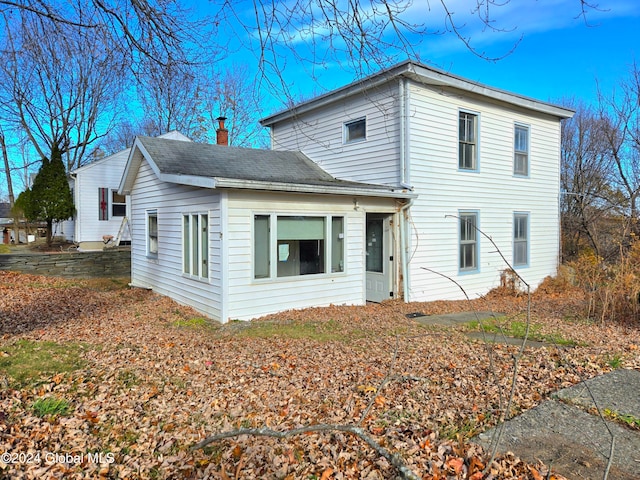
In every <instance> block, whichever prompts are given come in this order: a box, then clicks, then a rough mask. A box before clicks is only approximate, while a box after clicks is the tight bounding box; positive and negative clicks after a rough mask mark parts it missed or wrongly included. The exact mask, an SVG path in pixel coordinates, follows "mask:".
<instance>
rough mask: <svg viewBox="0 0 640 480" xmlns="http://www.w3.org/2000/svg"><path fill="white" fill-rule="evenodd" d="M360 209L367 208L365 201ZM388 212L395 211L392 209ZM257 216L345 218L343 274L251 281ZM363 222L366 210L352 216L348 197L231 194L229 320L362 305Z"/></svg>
mask: <svg viewBox="0 0 640 480" xmlns="http://www.w3.org/2000/svg"><path fill="white" fill-rule="evenodd" d="M378 203H379V202H378ZM361 205H364V206H365V207H366V205H367V202H366V200H362V203H361ZM386 208H387V210H388V209H390V208H393V204H392V203H389V204H388V205H387V207H386ZM256 214H280V215H291V214H295V215H323V216H324V215H336V216H343V217H344V219H345V242H346V248H345V272H340V273H327V274H318V275H304V276H296V277H285V278H283V277H281V278H272V279H254V278H253V265H252V259H253V244H252V241H253V240H252V239H253V234H252V232H253V218H254V215H256ZM364 220H365V214H364V207H363V208H361V209H360V210H359V211H356V210H354V207H353V199H352V198H351V197H347V198H345V197H339V196H318V195H315V196H313V195H299V194H298V195H296V194H287V193H282V194H267V193H258V192H253V193H252V192H235V193H233V194H231V193H230V194H229V205H228V212H227V229H228V230H227V236H228V242H227V243H226V245H227V246H228V250H227V252H228V259H229V260H228V268H229V270H228V275H229V276H228V292H229V293H228V303H229V309H228V315H229V318H230V319H241V320H246V319H251V318H254V317H258V316H261V315H266V314H269V313H274V312H279V311H283V310H289V309H297V308H305V307H311V306H326V305H330V304H337V305H340V304H347V305H362V304H364V303H365V291H364V250H363V247H364Z"/></svg>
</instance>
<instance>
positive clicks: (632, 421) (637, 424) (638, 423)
mask: <svg viewBox="0 0 640 480" xmlns="http://www.w3.org/2000/svg"><path fill="white" fill-rule="evenodd" d="M602 414H603V415H604V416H605V417H607V418H610V419H611V420H614V421H616V422H618V423H622V424H624V425H626V426H627V427H630V428H633V429H634V430H640V418H638V417H634V416H633V415H624V414H621V413H618V412H614V411H613V410H609V409H608V408H605V409H604V410H603V411H602Z"/></svg>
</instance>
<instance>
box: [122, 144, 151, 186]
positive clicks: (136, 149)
mask: <svg viewBox="0 0 640 480" xmlns="http://www.w3.org/2000/svg"><path fill="white" fill-rule="evenodd" d="M143 157H144V158H145V159H146V160H147V162H148V163H149V166H150V167H151V169H152V170H153V172H154V173H155V174H156V175H157V176H158V177H159V176H160V170H159V169H158V166H157V165H156V163H155V162H154V161H153V159H152V158H151V155H149V152H147V149H146V148H144V145H143V144H142V142H140V141H139V140H138V138H137V137H136V139H135V141H134V142H133V146H132V147H131V151H130V152H129V158H127V163H126V164H125V167H124V172H123V174H122V180H120V186H119V187H118V194H120V195H130V194H131V189H132V188H133V182H134V181H135V179H136V176H137V175H138V169H139V168H140V165H141V164H142V158H143Z"/></svg>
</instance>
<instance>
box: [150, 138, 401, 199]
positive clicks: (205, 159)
mask: <svg viewBox="0 0 640 480" xmlns="http://www.w3.org/2000/svg"><path fill="white" fill-rule="evenodd" d="M138 140H139V141H140V143H141V144H142V146H143V147H144V149H145V150H146V151H147V153H148V154H149V155H150V157H151V158H152V159H153V161H154V162H155V164H156V165H157V166H158V168H159V169H160V173H163V174H170V175H188V176H197V177H207V178H226V179H237V180H252V181H259V182H279V183H291V184H302V185H316V186H332V187H339V186H344V187H351V188H368V189H371V188H375V189H382V190H391V189H392V187H389V186H383V185H373V184H366V183H360V182H350V181H345V180H339V179H336V178H335V177H333V176H331V175H329V174H328V173H327V172H325V171H324V170H323V169H322V168H320V167H319V166H318V165H317V164H316V163H314V162H313V161H311V160H310V159H309V158H308V157H307V156H305V155H304V154H302V153H301V152H291V151H277V150H260V149H254V148H239V147H230V146H223V145H212V144H205V143H195V142H181V141H176V140H167V139H162V138H151V137H138Z"/></svg>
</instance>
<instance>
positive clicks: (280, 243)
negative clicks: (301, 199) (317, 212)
mask: <svg viewBox="0 0 640 480" xmlns="http://www.w3.org/2000/svg"><path fill="white" fill-rule="evenodd" d="M272 266H275V267H272ZM343 271H344V217H342V216H330V215H329V216H310V215H309V216H306V215H305V216H302V215H301V216H297V215H276V214H268V215H254V217H253V276H254V278H256V279H262V278H272V277H274V276H275V277H294V276H301V275H314V274H321V273H338V272H343Z"/></svg>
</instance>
